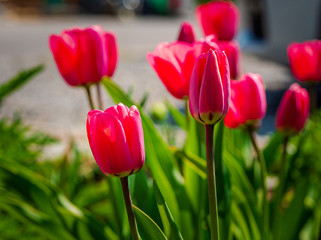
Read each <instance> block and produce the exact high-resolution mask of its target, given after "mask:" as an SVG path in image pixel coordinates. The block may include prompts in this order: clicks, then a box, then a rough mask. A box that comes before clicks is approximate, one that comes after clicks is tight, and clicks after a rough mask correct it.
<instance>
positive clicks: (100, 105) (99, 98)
mask: <svg viewBox="0 0 321 240" xmlns="http://www.w3.org/2000/svg"><path fill="white" fill-rule="evenodd" d="M96 89H97V98H98V108H99V109H100V110H103V101H102V98H101V91H100V82H98V83H96Z"/></svg>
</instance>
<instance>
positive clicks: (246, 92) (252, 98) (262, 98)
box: [224, 73, 267, 128]
mask: <svg viewBox="0 0 321 240" xmlns="http://www.w3.org/2000/svg"><path fill="white" fill-rule="evenodd" d="M266 107H267V104H266V95H265V90H264V83H263V80H262V78H261V76H260V75H259V74H253V73H247V74H245V75H243V76H242V77H241V79H240V80H237V81H235V80H231V103H230V108H229V110H228V112H227V115H226V117H225V119H224V123H225V125H226V126H227V127H229V128H238V127H240V126H242V125H248V126H249V125H252V126H255V127H257V125H258V124H260V122H261V119H262V118H264V116H265V113H266Z"/></svg>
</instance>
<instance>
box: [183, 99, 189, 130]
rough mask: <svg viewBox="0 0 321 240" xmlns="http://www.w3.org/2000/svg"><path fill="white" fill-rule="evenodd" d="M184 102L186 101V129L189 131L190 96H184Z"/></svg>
mask: <svg viewBox="0 0 321 240" xmlns="http://www.w3.org/2000/svg"><path fill="white" fill-rule="evenodd" d="M184 103H185V119H186V129H187V131H188V130H189V115H188V113H189V109H188V97H185V98H184Z"/></svg>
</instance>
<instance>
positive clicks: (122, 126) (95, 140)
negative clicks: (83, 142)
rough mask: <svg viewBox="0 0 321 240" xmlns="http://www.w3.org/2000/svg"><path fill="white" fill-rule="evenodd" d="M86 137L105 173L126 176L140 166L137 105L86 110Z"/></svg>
mask: <svg viewBox="0 0 321 240" xmlns="http://www.w3.org/2000/svg"><path fill="white" fill-rule="evenodd" d="M87 137H88V141H89V145H90V148H91V151H92V153H93V155H94V158H95V160H96V162H97V164H98V166H99V167H100V169H101V171H102V172H103V173H104V174H106V175H108V176H116V177H125V176H128V175H131V174H133V173H136V172H138V171H139V170H140V169H141V168H142V167H143V165H144V162H145V147H144V135H143V128H142V122H141V118H140V114H139V111H138V109H137V107H136V106H132V107H131V108H130V109H129V108H128V107H126V106H124V105H123V104H118V105H117V106H113V107H110V108H107V109H106V110H105V111H104V112H103V111H100V110H91V111H89V113H88V117H87Z"/></svg>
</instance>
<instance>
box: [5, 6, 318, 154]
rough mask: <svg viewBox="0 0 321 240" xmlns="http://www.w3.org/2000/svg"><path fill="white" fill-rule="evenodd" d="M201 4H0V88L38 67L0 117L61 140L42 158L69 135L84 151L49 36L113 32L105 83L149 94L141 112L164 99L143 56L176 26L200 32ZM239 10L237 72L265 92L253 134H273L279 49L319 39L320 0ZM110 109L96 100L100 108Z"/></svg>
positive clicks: (285, 76)
mask: <svg viewBox="0 0 321 240" xmlns="http://www.w3.org/2000/svg"><path fill="white" fill-rule="evenodd" d="M203 2H205V1H204V0H196V1H193V0H28V1H25V0H0V83H1V82H4V81H6V80H7V79H9V78H10V77H13V76H14V75H15V74H16V73H17V72H18V71H19V70H21V69H25V68H30V67H34V66H36V65H39V64H44V66H45V70H44V71H43V72H42V73H41V74H39V75H38V76H37V77H36V78H35V79H34V80H32V81H31V82H30V83H28V84H27V85H25V86H24V87H23V88H21V89H20V90H19V91H17V92H15V93H14V94H13V95H11V96H10V97H8V98H6V99H5V100H4V101H3V102H2V106H1V110H0V117H6V118H12V117H13V116H15V115H17V114H18V115H19V116H21V117H22V118H23V120H24V122H25V123H26V124H29V125H31V126H32V128H33V129H35V130H41V131H43V132H46V133H49V134H50V135H52V136H53V137H55V138H57V139H59V140H61V144H56V145H55V146H51V147H50V149H49V150H48V154H49V155H55V154H57V153H61V152H62V151H64V148H65V147H66V145H67V144H65V143H66V142H68V141H69V139H70V138H73V139H75V140H76V142H77V143H78V144H80V146H81V147H85V148H87V149H88V143H87V139H86V131H85V122H86V115H87V112H88V110H89V106H88V104H87V102H86V99H85V93H84V91H83V90H80V89H77V88H71V87H69V86H68V85H67V84H66V83H65V82H64V81H63V79H62V78H61V76H60V74H59V72H58V70H57V68H56V65H55V63H54V60H53V57H52V55H51V52H50V50H49V47H48V37H49V36H50V34H59V33H60V32H61V31H62V30H63V29H65V28H70V27H73V26H80V27H86V26H89V25H93V24H99V25H101V26H102V27H103V28H104V30H106V31H113V32H114V33H116V35H117V38H118V39H117V40H118V46H119V64H118V67H117V69H116V74H115V75H114V77H113V81H115V82H116V83H117V84H119V85H120V86H121V87H122V88H123V89H126V90H129V89H132V90H133V96H134V99H135V100H137V101H138V100H140V99H142V98H143V97H144V95H145V94H146V93H149V97H148V101H147V107H149V106H151V104H152V103H154V102H157V101H163V100H164V99H168V100H170V101H171V102H172V103H174V104H175V105H177V106H180V107H182V108H183V102H181V101H178V100H176V99H174V98H173V97H172V96H170V94H169V93H168V92H167V91H166V89H165V87H164V86H163V84H162V83H161V81H160V80H159V79H158V77H157V76H156V74H155V72H154V71H153V69H152V68H151V67H150V66H149V64H148V63H147V61H146V57H145V56H146V53H147V52H149V51H153V50H154V49H155V47H156V45H157V44H158V43H160V42H163V41H168V42H169V41H174V40H176V38H177V36H178V31H179V26H180V23H181V22H182V21H189V22H191V23H192V24H193V25H194V29H195V31H196V34H197V37H198V38H201V37H202V33H201V30H200V28H199V27H198V26H197V24H196V20H195V17H194V10H195V7H196V6H197V4H199V3H203ZM234 2H235V3H236V4H237V6H238V7H239V9H240V11H241V28H240V31H239V34H238V36H237V40H238V41H239V43H240V45H241V49H242V72H243V73H244V72H253V73H259V74H261V76H262V77H263V80H264V82H265V85H266V89H267V98H268V111H267V115H266V117H265V119H264V121H263V125H262V128H261V130H260V133H261V134H263V135H266V134H268V133H269V132H271V131H273V129H274V114H275V111H276V108H277V106H278V104H279V101H280V99H281V96H282V94H283V92H284V91H285V89H286V88H287V87H288V86H289V85H290V84H291V83H292V82H293V81H294V77H293V76H292V74H291V72H290V69H289V66H288V60H287V53H286V49H287V46H288V44H289V43H291V42H293V41H298V42H303V41H305V40H310V39H316V38H320V37H321V1H320V0H309V1H307V0H283V1H278V0H235V1H234ZM111 105H112V101H111V99H110V98H109V97H108V96H106V95H104V107H105V108H107V107H109V106H111Z"/></svg>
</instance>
